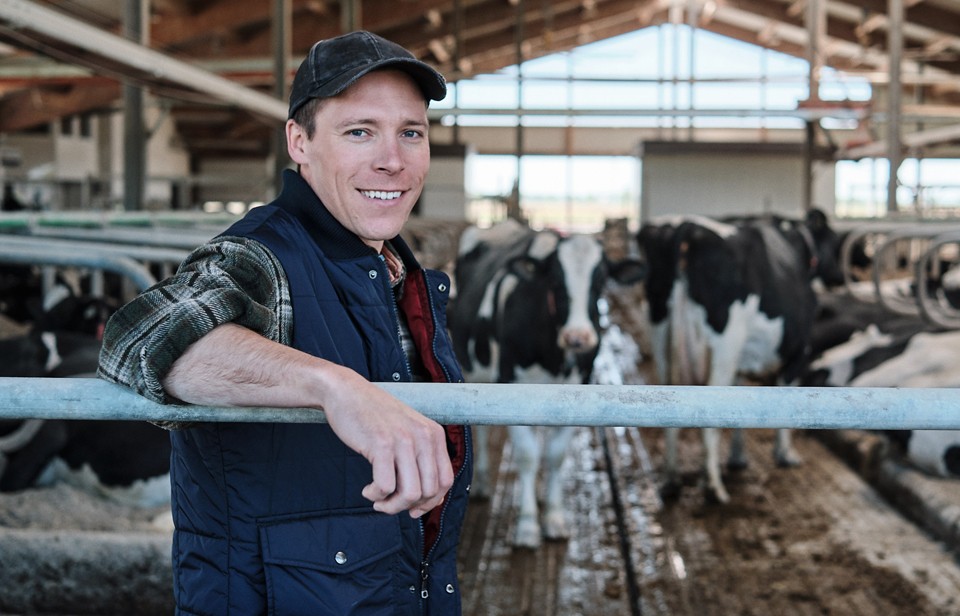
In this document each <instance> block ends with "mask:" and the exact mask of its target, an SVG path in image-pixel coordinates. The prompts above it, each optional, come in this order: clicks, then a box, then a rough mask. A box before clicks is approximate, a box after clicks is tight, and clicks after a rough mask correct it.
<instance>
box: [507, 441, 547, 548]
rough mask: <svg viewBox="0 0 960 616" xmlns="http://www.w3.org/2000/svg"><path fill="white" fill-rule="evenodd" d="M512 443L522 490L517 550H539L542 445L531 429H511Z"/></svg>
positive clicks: (516, 541) (518, 516) (514, 541)
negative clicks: (539, 482)
mask: <svg viewBox="0 0 960 616" xmlns="http://www.w3.org/2000/svg"><path fill="white" fill-rule="evenodd" d="M509 432H510V443H511V444H512V445H513V458H514V460H515V461H516V465H517V483H518V486H519V490H520V495H519V500H520V508H519V512H518V513H517V528H516V530H515V532H514V535H513V545H514V547H520V548H532V549H536V548H538V547H540V534H541V533H540V520H539V515H538V513H537V471H538V470H539V466H540V443H539V442H538V441H537V435H536V433H535V432H534V429H533V428H532V427H530V426H510V427H509Z"/></svg>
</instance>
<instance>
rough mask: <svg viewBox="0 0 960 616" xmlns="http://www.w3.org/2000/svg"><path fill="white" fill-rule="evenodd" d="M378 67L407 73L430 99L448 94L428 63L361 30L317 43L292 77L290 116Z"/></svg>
mask: <svg viewBox="0 0 960 616" xmlns="http://www.w3.org/2000/svg"><path fill="white" fill-rule="evenodd" d="M379 68H392V69H397V70H401V71H405V72H406V73H407V74H408V75H410V76H411V77H413V80H414V81H416V82H417V85H419V86H420V90H421V91H423V96H424V98H425V99H427V100H435V101H439V100H443V98H444V97H445V96H446V95H447V84H446V81H445V80H444V79H443V75H441V74H440V73H438V72H437V71H436V70H435V69H434V68H433V67H431V66H430V65H429V64H426V63H425V62H421V61H420V60H417V59H416V58H415V57H414V55H413V54H412V53H410V52H409V51H407V50H406V49H404V48H403V47H401V46H400V45H397V44H396V43H393V42H391V41H388V40H387V39H385V38H383V37H382V36H378V35H376V34H373V33H372V32H366V31H363V30H358V31H356V32H350V33H348V34H343V35H341V36H338V37H335V38H331V39H325V40H322V41H317V42H316V43H314V45H313V47H312V48H310V53H308V54H307V57H306V58H305V59H304V60H303V62H302V63H301V64H300V68H298V69H297V74H296V76H295V77H294V78H293V87H292V88H291V90H290V111H289V113H288V115H287V117H288V118H292V117H293V114H294V113H296V111H297V109H300V107H302V106H303V105H304V104H305V103H306V102H307V101H308V100H310V99H311V98H329V97H331V96H336V95H337V94H340V93H341V92H343V91H344V90H346V89H347V88H348V87H349V86H351V85H353V84H354V83H355V82H356V81H357V80H358V79H360V78H361V77H363V76H364V75H366V74H367V73H369V72H370V71H373V70H376V69H379Z"/></svg>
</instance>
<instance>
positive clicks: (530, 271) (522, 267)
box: [507, 255, 540, 282]
mask: <svg viewBox="0 0 960 616" xmlns="http://www.w3.org/2000/svg"><path fill="white" fill-rule="evenodd" d="M539 269H540V262H539V261H537V260H536V259H533V258H531V257H530V256H528V255H520V256H519V257H514V258H512V259H510V261H508V262H507V271H508V272H510V273H511V274H513V275H514V276H516V277H517V278H519V279H520V280H525V281H528V282H529V281H530V280H533V279H534V278H536V277H537V270H539Z"/></svg>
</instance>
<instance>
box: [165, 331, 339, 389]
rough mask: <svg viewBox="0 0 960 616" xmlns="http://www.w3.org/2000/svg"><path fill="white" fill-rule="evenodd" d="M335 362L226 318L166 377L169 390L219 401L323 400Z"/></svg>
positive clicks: (199, 341)
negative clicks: (325, 375)
mask: <svg viewBox="0 0 960 616" xmlns="http://www.w3.org/2000/svg"><path fill="white" fill-rule="evenodd" d="M338 369H340V370H342V368H341V367H339V366H335V365H334V364H331V363H330V362H326V361H324V360H322V359H318V358H316V357H313V356H311V355H309V354H307V353H303V352H301V351H298V350H296V349H293V348H291V347H287V346H284V345H282V344H279V343H277V342H274V341H272V340H269V339H267V338H264V337H263V336H261V335H259V334H257V333H256V332H253V331H251V330H249V329H246V328H244V327H241V326H239V325H235V324H233V323H227V324H224V325H221V326H219V327H217V328H215V329H213V330H211V331H210V333H208V334H207V335H206V336H204V337H203V338H201V339H200V340H198V341H197V342H195V343H193V344H192V345H190V347H189V348H188V349H187V351H186V352H185V353H184V354H183V355H181V356H180V358H179V359H177V361H175V362H174V364H173V367H172V368H171V370H170V372H169V373H168V374H167V376H166V377H165V378H164V379H163V386H164V389H165V390H166V391H167V393H168V394H170V395H171V396H174V397H175V398H178V399H180V400H183V401H184V402H188V403H191V404H208V405H216V406H271V407H301V406H303V407H306V406H314V407H316V406H318V403H321V402H322V400H323V392H322V385H321V383H322V380H323V379H322V376H323V373H324V372H325V371H329V370H338Z"/></svg>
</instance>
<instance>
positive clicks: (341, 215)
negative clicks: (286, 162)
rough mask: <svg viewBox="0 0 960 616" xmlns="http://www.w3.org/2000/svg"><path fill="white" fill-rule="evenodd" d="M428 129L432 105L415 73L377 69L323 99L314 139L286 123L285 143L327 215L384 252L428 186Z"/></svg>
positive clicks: (293, 124) (292, 124) (298, 127)
mask: <svg viewBox="0 0 960 616" xmlns="http://www.w3.org/2000/svg"><path fill="white" fill-rule="evenodd" d="M427 129H428V124H427V106H426V103H425V102H424V98H423V94H422V93H421V92H420V89H419V88H418V87H417V85H416V83H415V82H414V81H413V79H411V78H410V77H409V76H408V75H407V74H406V73H403V72H401V71H393V70H382V71H374V72H372V73H369V74H367V75H365V76H363V77H361V78H360V79H359V80H358V81H357V82H356V83H354V84H353V85H352V86H350V87H349V88H347V89H346V90H345V91H344V92H343V93H341V94H340V95H338V96H335V97H333V98H330V99H326V100H324V101H323V103H322V104H321V105H320V109H319V111H318V112H317V115H316V130H315V131H314V135H313V138H312V139H308V138H307V135H306V133H305V132H304V131H303V129H302V128H301V127H300V126H299V125H297V124H296V123H295V122H293V121H292V120H289V121H287V147H288V150H289V152H290V158H291V159H292V160H293V161H294V162H295V163H297V164H299V165H300V175H301V176H303V178H304V179H305V180H306V182H307V183H308V184H309V185H310V186H311V187H312V188H313V190H314V192H316V193H317V196H318V197H320V200H321V201H323V203H324V205H326V206H327V209H328V210H330V213H331V214H333V216H334V217H335V218H336V219H337V220H338V221H339V222H340V224H342V225H343V226H344V227H346V228H347V229H350V230H351V231H353V232H354V233H355V234H356V235H357V236H358V237H359V238H360V239H361V240H363V241H364V243H366V244H367V245H369V246H371V247H373V248H374V249H375V250H378V251H379V250H380V248H381V247H382V245H383V241H384V240H387V239H390V238H392V237H394V236H395V235H397V234H398V233H399V232H400V230H401V228H402V227H403V224H404V223H405V222H406V221H407V217H408V216H409V215H410V211H411V210H412V209H413V206H414V204H415V203H416V201H417V198H419V196H420V191H422V190H423V182H424V179H425V178H426V175H427V170H428V169H429V167H430V144H429V141H428V139H427Z"/></svg>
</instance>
